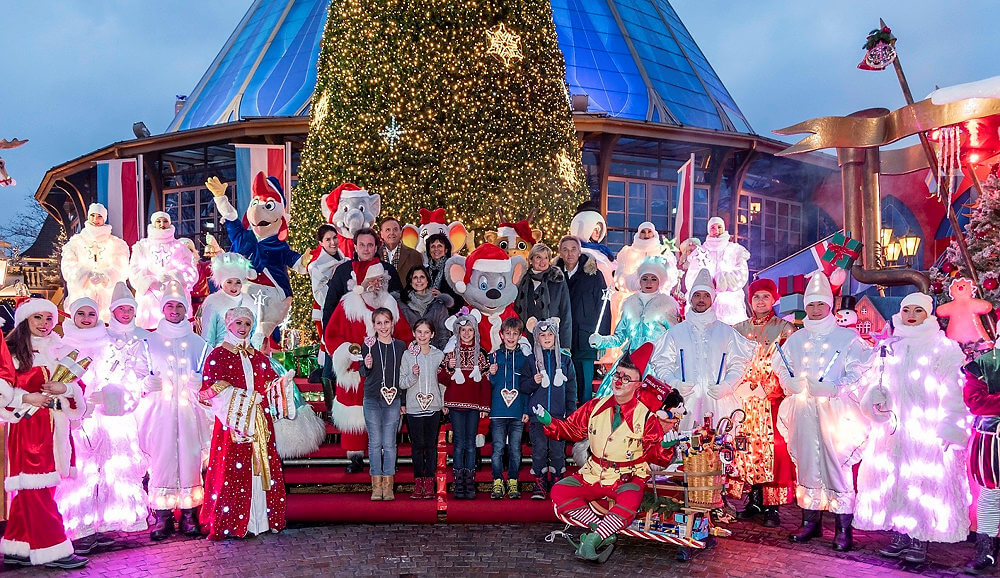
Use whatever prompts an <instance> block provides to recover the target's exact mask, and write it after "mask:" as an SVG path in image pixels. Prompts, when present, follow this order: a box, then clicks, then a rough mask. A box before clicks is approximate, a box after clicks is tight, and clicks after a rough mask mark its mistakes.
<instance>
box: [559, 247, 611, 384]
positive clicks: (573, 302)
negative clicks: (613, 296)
mask: <svg viewBox="0 0 1000 578" xmlns="http://www.w3.org/2000/svg"><path fill="white" fill-rule="evenodd" d="M555 266H556V267H558V268H559V269H560V270H561V271H562V272H563V274H564V275H565V276H566V284H567V286H568V287H569V298H570V311H571V312H572V315H573V327H572V329H573V343H572V349H571V351H572V352H573V366H574V369H576V380H577V399H579V400H580V403H581V404H582V403H586V402H587V401H589V400H590V398H592V397H594V365H595V364H596V363H597V354H598V350H597V349H594V348H593V347H591V346H590V335H591V334H592V333H594V332H595V331H597V332H599V333H601V334H603V335H606V334H608V333H610V332H611V312H610V311H606V312H605V313H604V319H603V320H601V326H600V327H597V319H598V317H599V316H600V314H601V306H602V304H603V303H602V300H601V298H602V296H603V294H604V290H605V289H606V288H607V285H606V284H605V283H604V275H602V274H601V272H600V271H599V270H598V269H597V263H596V262H595V261H594V260H593V259H591V258H590V256H589V255H586V254H584V253H582V252H581V244H580V239H579V238H577V237H574V236H572V235H567V236H565V237H563V238H562V240H560V241H559V258H558V259H557V260H556V263H555ZM566 344H567V345H569V342H567V343H566Z"/></svg>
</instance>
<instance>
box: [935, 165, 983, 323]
mask: <svg viewBox="0 0 1000 578" xmlns="http://www.w3.org/2000/svg"><path fill="white" fill-rule="evenodd" d="M964 234H965V241H966V244H967V245H968V247H969V254H970V255H971V256H972V264H973V266H974V267H975V269H976V274H977V276H978V277H979V286H980V289H981V290H982V291H981V292H982V293H983V295H982V298H983V299H986V300H988V301H990V302H991V303H992V304H993V307H994V308H997V307H1000V178H998V175H997V167H996V166H994V167H993V169H992V170H991V171H990V175H989V177H987V179H986V181H984V182H983V194H982V195H981V196H980V197H979V198H978V199H977V201H976V204H975V205H974V207H973V208H972V209H971V214H970V216H969V224H968V225H966V226H965V233H964ZM930 277H931V292H932V293H934V294H935V295H936V296H937V297H938V301H939V302H946V301H948V300H949V297H948V286H949V284H950V283H951V279H952V278H957V277H969V278H971V275H970V272H969V270H968V268H967V267H966V265H965V261H964V260H963V259H962V255H961V253H960V252H959V249H958V244H957V243H956V242H955V241H952V242H951V245H950V246H949V247H948V249H947V251H946V253H945V256H944V260H943V261H942V263H941V265H940V266H938V267H933V268H931V270H930Z"/></svg>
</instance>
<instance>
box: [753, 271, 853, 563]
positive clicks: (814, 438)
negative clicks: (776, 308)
mask: <svg viewBox="0 0 1000 578" xmlns="http://www.w3.org/2000/svg"><path fill="white" fill-rule="evenodd" d="M804 302H805V306H806V314H807V317H806V319H804V320H803V327H804V329H803V330H802V331H796V332H795V333H793V334H792V335H791V336H790V337H789V338H788V340H787V341H785V344H784V345H783V346H782V347H781V349H778V350H776V351H775V353H774V355H773V356H772V357H771V367H773V368H774V370H775V373H776V374H777V376H778V382H779V383H780V384H781V388H782V389H783V390H784V391H785V394H786V395H787V396H788V397H786V398H785V400H784V401H782V402H781V407H780V408H779V410H778V430H779V431H780V432H781V435H782V436H783V437H784V438H785V440H786V441H787V442H788V454H789V455H790V456H791V458H792V462H794V463H795V468H796V478H797V480H796V483H797V486H796V490H795V494H796V500H797V501H798V504H799V507H800V508H802V527H801V529H800V530H799V531H798V532H797V533H795V534H793V535H792V536H790V539H791V540H792V541H793V542H807V541H809V540H811V539H813V538H818V537H820V536H822V534H823V528H822V525H821V524H822V518H823V511H824V510H829V511H830V512H832V513H834V514H835V515H836V528H837V533H836V535H835V536H834V539H833V547H834V549H835V550H838V551H845V550H850V549H851V548H852V546H853V535H852V533H851V523H852V521H853V519H854V508H855V501H856V494H855V491H854V472H853V466H854V464H856V463H857V462H858V460H860V459H861V448H862V446H863V445H864V443H865V440H866V439H867V437H868V423H867V421H866V420H865V419H864V418H863V417H862V416H861V413H860V411H859V408H858V398H859V397H860V394H861V393H862V392H863V389H862V388H863V385H864V384H863V379H864V378H865V374H866V373H868V372H869V371H870V363H871V357H872V350H871V348H870V347H868V345H867V344H866V343H865V342H863V341H862V340H861V338H860V337H858V334H857V333H856V332H854V331H852V330H850V329H845V328H843V327H838V326H837V322H836V319H834V317H833V314H832V313H831V310H832V308H833V290H832V289H831V287H830V281H829V280H828V279H827V277H826V275H824V274H823V273H822V272H818V273H816V274H814V275H813V276H812V277H811V278H810V279H809V283H808V285H806V292H805V299H804ZM813 303H815V304H816V305H814V307H817V308H819V307H821V306H822V305H825V306H826V308H825V311H826V315H825V316H823V317H821V318H819V319H813V318H811V317H812V316H811V315H810V314H809V311H810V305H811V304H813ZM822 311H823V309H821V308H820V309H818V310H817V313H816V315H817V316H819V315H820V314H821V313H822ZM782 354H784V357H782ZM784 359H787V362H788V365H786V364H785V361H784Z"/></svg>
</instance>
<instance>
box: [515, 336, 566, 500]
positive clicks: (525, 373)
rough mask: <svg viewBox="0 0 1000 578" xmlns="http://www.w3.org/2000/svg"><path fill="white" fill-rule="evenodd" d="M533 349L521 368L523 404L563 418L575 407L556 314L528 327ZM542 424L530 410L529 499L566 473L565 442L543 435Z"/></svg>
mask: <svg viewBox="0 0 1000 578" xmlns="http://www.w3.org/2000/svg"><path fill="white" fill-rule="evenodd" d="M532 334H533V335H534V338H535V339H534V342H535V352H534V353H533V354H532V355H530V356H528V359H527V361H525V365H524V369H522V371H521V394H523V395H525V396H529V397H530V399H529V400H528V402H527V404H526V405H527V407H529V408H532V407H535V406H536V405H541V406H542V407H544V408H545V409H546V411H548V412H549V413H550V414H552V415H553V416H559V418H560V419H564V418H566V417H568V416H569V414H571V413H573V412H574V411H576V405H577V399H576V371H575V370H574V369H573V359H572V358H571V357H570V353H569V351H566V350H564V349H560V348H559V318H558V317H550V318H549V319H545V320H543V321H539V322H538V323H536V324H535V327H534V328H533V329H532ZM544 429H545V426H543V425H542V424H541V423H540V422H539V421H538V418H537V416H535V415H534V414H531V421H530V422H529V423H528V436H529V439H530V440H531V471H532V473H533V474H534V475H535V491H534V492H533V493H532V494H531V499H532V500H544V499H546V498H547V497H548V492H549V490H551V489H552V486H553V485H554V484H555V483H556V482H558V481H559V480H560V479H562V477H563V476H564V475H566V442H564V441H556V440H552V439H549V438H547V437H546V436H545V431H544Z"/></svg>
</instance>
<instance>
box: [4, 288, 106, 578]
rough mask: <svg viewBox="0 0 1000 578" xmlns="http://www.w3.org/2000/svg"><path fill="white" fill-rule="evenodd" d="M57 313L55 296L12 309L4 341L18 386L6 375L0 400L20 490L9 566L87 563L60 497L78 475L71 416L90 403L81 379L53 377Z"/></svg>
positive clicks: (10, 524) (10, 481) (8, 537)
mask: <svg viewBox="0 0 1000 578" xmlns="http://www.w3.org/2000/svg"><path fill="white" fill-rule="evenodd" d="M58 318H59V314H58V312H57V310H56V306H55V305H54V304H53V303H52V302H51V301H48V300H47V299H29V300H27V301H25V302H24V303H22V304H21V305H20V306H19V307H18V308H17V311H16V312H15V313H14V324H15V327H14V330H13V331H11V333H10V335H9V336H8V337H7V342H6V345H7V347H5V348H4V349H5V350H6V349H7V348H9V349H10V351H11V354H10V355H11V356H12V357H13V363H12V365H13V367H14V370H15V374H14V384H13V388H12V387H11V384H9V383H8V382H7V381H6V380H3V379H0V382H2V383H0V396H2V398H3V402H2V405H4V406H7V407H8V408H9V410H0V413H2V415H0V417H2V418H3V419H4V420H5V421H8V422H10V429H9V431H8V435H7V465H8V472H7V478H6V480H5V481H4V487H5V488H6V490H7V491H8V492H11V493H13V494H14V498H13V500H11V504H10V514H9V517H8V520H7V528H6V530H5V531H4V536H3V540H2V541H0V552H3V555H4V557H3V562H4V564H5V565H8V566H37V565H43V564H44V565H45V566H49V567H52V568H66V569H69V568H79V567H81V566H83V565H85V564H86V563H87V559H86V558H81V557H79V556H76V555H75V554H73V544H72V542H70V541H69V539H67V538H66V532H65V531H64V530H63V520H62V516H61V515H60V514H59V509H58V507H57V506H56V502H55V499H54V494H55V489H56V486H57V485H58V484H59V480H60V479H61V478H64V477H68V476H71V475H74V474H75V472H74V470H75V468H74V467H73V444H72V441H71V439H70V434H69V422H70V420H73V419H77V420H78V419H81V418H82V417H83V415H84V413H85V412H86V409H87V406H86V402H85V401H84V398H83V390H82V389H81V387H80V385H79V384H77V383H75V382H74V383H60V382H56V381H50V376H51V375H52V372H53V371H54V370H55V369H56V367H57V366H58V364H59V357H58V354H59V353H60V349H61V346H60V343H59V341H60V339H59V336H58V335H56V334H54V333H52V329H53V327H55V323H56V320H57V319H58ZM2 353H5V354H6V351H4V352H2ZM3 357H7V356H6V355H4V356H3Z"/></svg>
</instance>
